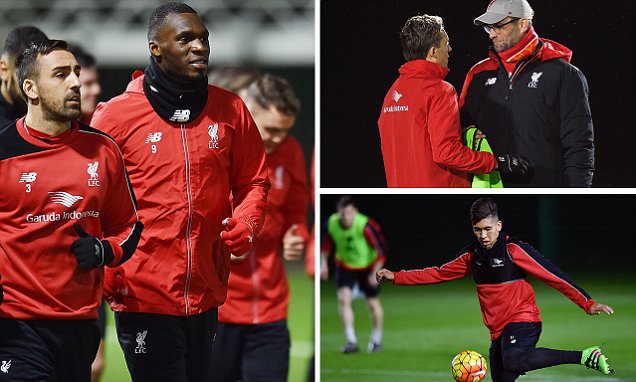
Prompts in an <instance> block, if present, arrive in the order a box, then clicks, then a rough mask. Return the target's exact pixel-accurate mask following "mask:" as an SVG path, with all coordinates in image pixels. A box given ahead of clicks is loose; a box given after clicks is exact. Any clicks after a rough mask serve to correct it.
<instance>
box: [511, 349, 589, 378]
mask: <svg viewBox="0 0 636 382" xmlns="http://www.w3.org/2000/svg"><path fill="white" fill-rule="evenodd" d="M503 358H504V360H503V361H504V367H505V368H506V370H507V371H511V372H514V373H517V374H523V373H525V372H526V371H530V370H537V369H543V368H544V367H550V366H555V365H563V364H568V363H571V364H576V365H578V364H580V363H581V352H580V351H569V350H554V349H546V348H532V349H521V348H511V349H508V350H506V351H505V352H504V355H503Z"/></svg>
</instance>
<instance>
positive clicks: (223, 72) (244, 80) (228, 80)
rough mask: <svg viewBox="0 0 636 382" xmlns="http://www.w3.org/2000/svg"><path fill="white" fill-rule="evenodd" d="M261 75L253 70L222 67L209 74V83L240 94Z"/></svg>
mask: <svg viewBox="0 0 636 382" xmlns="http://www.w3.org/2000/svg"><path fill="white" fill-rule="evenodd" d="M261 75H262V74H261V73H260V72H259V71H258V70H256V69H252V68H244V67H240V66H220V67H217V68H214V69H213V70H211V71H210V72H209V73H208V82H209V83H211V84H212V85H214V86H218V87H220V88H223V89H226V90H229V91H231V92H232V93H238V92H239V91H240V90H243V89H246V88H247V87H249V86H250V85H251V84H252V82H254V81H256V80H257V79H258V78H259V77H260V76H261Z"/></svg>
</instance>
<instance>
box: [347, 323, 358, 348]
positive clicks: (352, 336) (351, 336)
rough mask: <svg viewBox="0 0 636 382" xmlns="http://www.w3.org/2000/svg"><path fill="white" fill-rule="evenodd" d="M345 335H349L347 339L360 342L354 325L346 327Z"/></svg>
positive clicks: (355, 342)
mask: <svg viewBox="0 0 636 382" xmlns="http://www.w3.org/2000/svg"><path fill="white" fill-rule="evenodd" d="M345 335H346V336H347V341H349V342H352V343H354V344H357V343H358V339H357V338H356V332H355V330H354V329H353V326H347V327H346V328H345Z"/></svg>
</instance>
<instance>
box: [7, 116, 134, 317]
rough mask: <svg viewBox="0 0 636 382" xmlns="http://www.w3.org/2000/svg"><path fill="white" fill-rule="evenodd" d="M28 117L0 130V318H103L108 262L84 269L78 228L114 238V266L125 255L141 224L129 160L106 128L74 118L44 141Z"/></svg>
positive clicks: (112, 239)
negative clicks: (77, 249)
mask: <svg viewBox="0 0 636 382" xmlns="http://www.w3.org/2000/svg"><path fill="white" fill-rule="evenodd" d="M36 136H42V137H43V138H44V137H45V135H44V134H43V133H40V132H38V131H35V130H32V129H28V128H27V127H26V125H25V123H24V117H23V118H21V119H18V120H17V122H16V123H12V124H9V125H5V126H4V127H3V128H2V129H0V179H2V187H0V274H1V275H2V280H1V282H2V285H3V287H4V301H3V302H2V304H1V305H0V317H2V318H14V319H20V320H31V319H47V320H79V319H96V318H97V307H98V306H99V304H100V303H101V300H102V280H103V277H104V271H103V268H101V267H100V268H92V269H82V268H80V267H79V265H78V263H77V258H76V257H75V255H73V254H72V253H71V251H70V247H71V244H72V243H73V242H74V241H75V240H77V239H78V235H77V233H76V232H75V229H74V228H73V225H74V224H79V225H80V226H82V228H84V230H85V231H86V232H88V233H90V234H92V235H94V236H96V237H98V238H102V239H104V240H106V241H108V243H109V244H110V246H111V247H112V249H113V254H114V255H115V258H114V260H113V261H112V263H111V264H108V265H117V264H120V263H121V262H123V261H126V260H127V258H129V257H130V256H131V255H132V252H133V251H134V249H135V245H136V243H137V240H139V234H140V233H141V229H142V227H141V224H140V223H139V222H138V219H137V214H136V211H135V206H134V196H133V194H132V190H131V188H130V187H129V184H128V181H127V179H126V171H125V168H124V164H123V158H122V156H121V152H120V151H119V148H118V147H117V145H116V144H115V142H114V141H113V140H112V139H111V138H110V137H108V136H107V135H106V134H104V133H102V132H99V131H97V130H95V129H92V128H90V127H88V126H85V125H82V124H78V123H77V122H73V124H72V127H71V130H70V131H69V130H67V131H66V132H64V133H62V134H60V135H59V136H57V137H47V139H48V141H43V140H40V139H38V138H36Z"/></svg>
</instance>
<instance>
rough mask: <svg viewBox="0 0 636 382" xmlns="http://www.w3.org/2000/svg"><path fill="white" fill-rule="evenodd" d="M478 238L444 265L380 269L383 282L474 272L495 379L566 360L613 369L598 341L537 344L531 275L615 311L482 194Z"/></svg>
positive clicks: (590, 307)
mask: <svg viewBox="0 0 636 382" xmlns="http://www.w3.org/2000/svg"><path fill="white" fill-rule="evenodd" d="M470 218H471V221H472V224H473V233H474V234H475V238H476V239H477V240H476V242H474V243H473V244H470V245H468V246H467V247H466V248H464V249H463V250H462V251H461V252H460V255H459V256H458V257H457V258H456V259H454V260H452V261H449V262H447V263H446V264H444V265H442V266H441V267H429V268H424V269H419V270H409V271H404V270H403V271H400V272H395V273H394V272H391V271H389V270H388V269H380V270H379V271H378V272H377V273H376V277H377V279H378V281H383V280H387V281H392V282H393V284H395V285H427V284H437V283H441V282H445V281H450V280H455V279H458V278H461V277H466V276H469V275H471V274H472V276H473V278H474V280H475V284H476V286H477V296H478V297H479V305H480V306H481V311H482V316H483V319H484V323H485V324H486V326H487V327H488V329H489V330H490V340H491V341H492V342H491V346H490V370H491V375H492V379H493V381H494V382H511V381H514V380H516V379H517V378H518V377H519V376H520V375H523V374H525V372H527V371H531V370H536V369H541V368H545V367H550V366H555V365H561V364H577V365H578V364H581V365H585V366H587V367H588V368H593V369H595V370H598V371H600V372H601V373H603V374H611V373H612V372H613V371H612V369H610V367H609V365H608V363H607V358H606V357H605V355H603V354H602V353H601V349H600V347H599V346H593V347H590V348H587V349H585V350H583V351H569V350H554V349H547V348H537V347H536V345H537V342H538V341H539V336H540V335H541V317H540V315H539V308H538V307H537V304H536V301H535V294H534V289H533V288H532V286H531V285H530V283H529V282H528V281H527V280H526V277H527V275H528V274H530V275H532V276H534V277H536V278H537V279H539V280H541V281H543V282H545V283H547V284H549V285H550V286H552V287H553V288H555V289H556V290H558V291H559V292H561V293H563V295H565V296H566V297H567V298H569V299H570V300H572V302H574V303H575V304H577V305H578V306H580V307H581V308H582V309H583V310H584V311H585V312H586V313H587V314H599V313H600V312H605V313H607V314H608V315H609V314H613V313H614V310H613V309H612V308H611V307H609V306H607V305H604V304H601V303H598V302H596V301H594V300H592V298H591V297H590V295H589V294H587V292H585V291H584V290H583V288H581V287H580V286H578V285H576V284H575V283H574V282H573V281H572V280H571V279H570V278H569V277H568V276H567V275H566V274H565V273H563V272H562V271H561V270H560V269H559V268H557V267H556V265H554V264H553V263H552V262H551V261H550V260H548V259H547V258H545V257H543V256H541V254H540V253H539V252H537V251H536V250H535V249H534V248H532V247H531V246H530V245H529V244H527V243H525V242H523V241H521V240H518V239H514V238H512V237H509V236H507V235H506V234H505V233H504V232H503V231H502V223H501V221H500V220H499V212H498V208H497V204H496V203H495V202H494V201H493V200H492V199H489V198H482V199H478V200H477V201H475V202H474V203H473V205H472V206H471V209H470Z"/></svg>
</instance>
